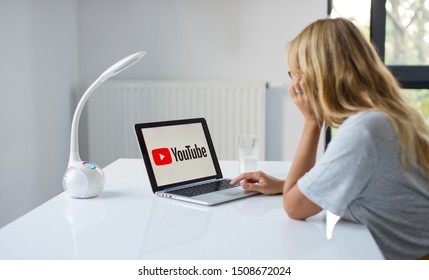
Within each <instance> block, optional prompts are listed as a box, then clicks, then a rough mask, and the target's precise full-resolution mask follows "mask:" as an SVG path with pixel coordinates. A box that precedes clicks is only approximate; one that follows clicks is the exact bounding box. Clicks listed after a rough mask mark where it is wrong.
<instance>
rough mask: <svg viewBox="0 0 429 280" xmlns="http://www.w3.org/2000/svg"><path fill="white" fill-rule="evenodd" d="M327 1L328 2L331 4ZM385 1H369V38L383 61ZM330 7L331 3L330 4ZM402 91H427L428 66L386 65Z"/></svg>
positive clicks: (428, 84) (428, 86) (428, 85)
mask: <svg viewBox="0 0 429 280" xmlns="http://www.w3.org/2000/svg"><path fill="white" fill-rule="evenodd" d="M331 1H332V0H329V1H328V2H331ZM386 1H387V0H371V17H370V18H371V21H370V38H371V41H372V42H373V44H374V46H375V47H376V48H377V50H378V52H379V56H380V57H381V59H382V60H383V61H384V57H385V43H386V16H387V12H386ZM330 5H331V6H332V3H331V4H330ZM387 67H388V68H389V69H390V71H391V72H392V74H393V75H394V76H395V77H396V79H397V80H398V82H399V84H400V85H401V87H402V88H404V89H428V88H429V65H427V66H426V65H387Z"/></svg>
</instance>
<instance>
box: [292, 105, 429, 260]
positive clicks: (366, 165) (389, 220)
mask: <svg viewBox="0 0 429 280" xmlns="http://www.w3.org/2000/svg"><path fill="white" fill-rule="evenodd" d="M297 184H298V187H299V189H300V190H301V192H302V193H303V194H304V195H305V196H306V197H308V198H309V199H310V200H312V201H313V202H315V203H316V204H317V205H319V206H320V207H322V208H323V209H326V210H329V211H331V212H332V213H334V214H336V215H339V216H341V217H343V218H345V219H347V220H351V221H354V222H358V223H361V224H364V225H366V226H367V227H368V228H369V230H370V231H371V233H372V235H373V237H374V239H375V241H376V242H377V244H378V246H379V247H380V249H381V251H382V252H383V254H384V256H385V258H387V259H416V258H419V257H422V256H424V255H427V254H428V253H429V185H428V181H427V178H426V177H425V175H424V173H423V172H422V170H421V169H419V168H417V167H414V168H411V169H410V170H409V171H406V170H404V168H403V167H402V165H401V162H400V146H399V142H398V137H397V134H396V131H395V130H394V128H393V126H392V124H391V122H390V120H389V119H388V118H387V117H386V115H385V114H384V113H381V112H378V111H373V112H364V113H359V114H356V115H353V116H351V117H349V118H348V119H347V120H346V121H345V122H344V123H343V124H342V125H341V127H340V128H339V129H338V131H337V133H336V135H335V137H334V138H333V140H332V141H331V143H330V144H329V146H328V149H327V150H326V153H325V155H324V156H323V157H322V158H321V159H320V161H319V162H317V163H316V165H315V166H314V167H313V168H312V169H311V170H310V171H309V172H308V173H306V174H305V175H304V176H303V177H302V178H301V179H300V180H299V181H298V183H297Z"/></svg>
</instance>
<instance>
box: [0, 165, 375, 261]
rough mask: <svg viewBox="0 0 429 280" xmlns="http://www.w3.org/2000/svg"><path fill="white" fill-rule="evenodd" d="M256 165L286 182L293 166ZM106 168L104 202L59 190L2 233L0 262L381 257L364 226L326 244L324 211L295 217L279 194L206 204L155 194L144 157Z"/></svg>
mask: <svg viewBox="0 0 429 280" xmlns="http://www.w3.org/2000/svg"><path fill="white" fill-rule="evenodd" d="M221 167H222V170H223V173H224V176H225V177H234V176H236V175H237V172H238V163H237V162H231V161H222V162H221ZM259 168H260V169H262V170H265V171H267V172H268V173H270V174H272V175H274V176H278V177H284V176H285V174H286V173H287V170H288V168H289V163H287V162H260V163H259ZM104 171H105V173H106V188H105V190H104V192H103V193H102V195H101V196H100V197H98V198H94V199H86V200H78V199H70V198H68V197H67V196H66V194H65V193H62V194H60V195H58V196H56V197H54V198H53V199H51V200H50V201H48V202H46V203H45V204H43V205H41V206H40V207H37V208H36V209H34V210H33V211H31V212H29V213H28V214H26V215H24V216H23V217H21V218H20V219H18V220H16V221H14V222H12V223H11V224H9V225H7V226H5V227H3V228H2V229H0V259H382V258H383V256H382V254H381V253H380V251H379V249H378V247H377V245H376V244H375V242H374V240H373V238H372V236H371V234H370V233H369V231H368V230H367V228H366V227H364V226H362V225H357V224H353V223H348V222H345V221H340V222H339V223H337V225H336V226H335V228H334V230H333V232H332V238H330V239H329V238H327V226H326V222H325V216H326V215H325V213H321V214H318V215H316V216H314V217H311V218H310V219H308V220H307V221H295V220H291V219H289V218H288V217H287V215H286V214H285V213H284V211H283V208H282V199H281V196H262V195H258V196H254V197H250V198H245V199H241V200H237V201H233V202H229V203H225V204H221V205H218V206H214V207H206V206H199V205H194V204H190V203H185V202H177V201H173V200H169V199H161V198H157V197H155V195H153V194H152V191H151V188H150V185H149V181H148V178H147V175H146V170H145V168H144V164H143V161H142V160H141V159H120V160H117V161H115V162H114V163H112V164H110V165H109V166H107V167H106V168H104ZM329 235H330V233H329V230H328V236H329Z"/></svg>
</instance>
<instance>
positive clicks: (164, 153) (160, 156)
mask: <svg viewBox="0 0 429 280" xmlns="http://www.w3.org/2000/svg"><path fill="white" fill-rule="evenodd" d="M152 158H153V162H155V164H156V165H166V164H170V163H172V162H173V159H172V158H171V154H170V151H169V150H168V148H158V149H153V150H152Z"/></svg>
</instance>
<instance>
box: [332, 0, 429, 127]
mask: <svg viewBox="0 0 429 280" xmlns="http://www.w3.org/2000/svg"><path fill="white" fill-rule="evenodd" d="M328 13H329V15H330V16H331V17H339V16H340V17H345V18H348V19H350V20H352V21H353V22H354V23H355V24H356V25H357V26H358V27H360V28H361V30H362V31H363V32H364V34H369V38H370V40H371V41H372V42H373V43H374V45H375V46H376V48H377V49H378V51H379V55H380V57H381V58H382V60H383V61H384V62H385V63H386V65H387V66H388V67H389V68H390V70H391V71H392V73H393V74H394V75H395V77H396V78H397V79H398V81H399V83H400V84H401V87H402V88H403V92H404V95H405V97H406V99H407V100H408V101H409V102H410V104H411V105H412V106H413V107H414V108H416V109H417V110H418V111H419V112H420V113H421V114H422V116H423V118H424V119H425V123H426V125H427V126H428V127H429V1H425V0H363V1H362V0H353V1H350V0H328Z"/></svg>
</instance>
